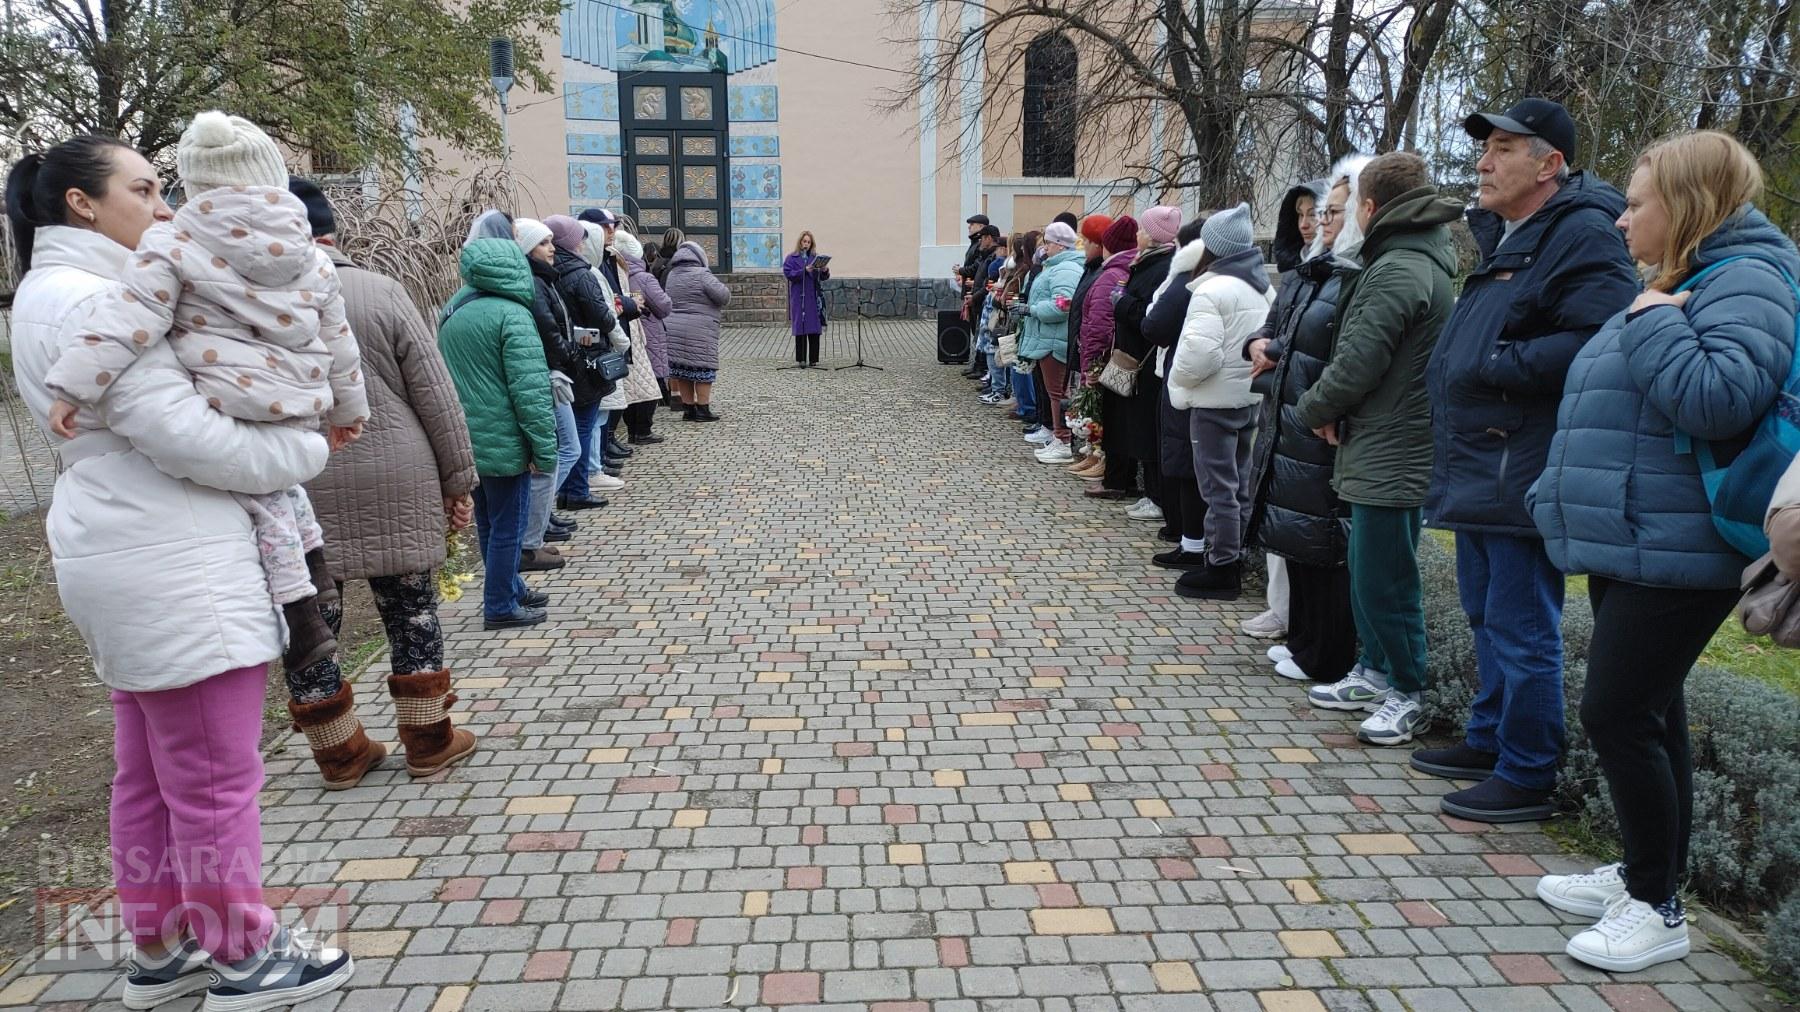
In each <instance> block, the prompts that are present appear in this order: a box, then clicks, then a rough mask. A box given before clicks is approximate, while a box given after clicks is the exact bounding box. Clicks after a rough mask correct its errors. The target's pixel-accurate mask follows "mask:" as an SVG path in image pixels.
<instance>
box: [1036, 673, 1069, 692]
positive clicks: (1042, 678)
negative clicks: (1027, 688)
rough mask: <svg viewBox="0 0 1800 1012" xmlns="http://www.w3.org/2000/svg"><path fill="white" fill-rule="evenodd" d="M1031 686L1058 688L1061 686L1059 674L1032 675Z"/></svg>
mask: <svg viewBox="0 0 1800 1012" xmlns="http://www.w3.org/2000/svg"><path fill="white" fill-rule="evenodd" d="M1031 687H1032V688H1034V689H1060V688H1062V687H1063V679H1062V676H1061V675H1032V676H1031Z"/></svg>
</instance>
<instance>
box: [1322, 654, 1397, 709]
mask: <svg viewBox="0 0 1800 1012" xmlns="http://www.w3.org/2000/svg"><path fill="white" fill-rule="evenodd" d="M1387 695H1388V680H1387V676H1386V675H1384V674H1382V673H1381V672H1379V671H1376V670H1375V669H1373V668H1369V667H1365V666H1363V665H1361V664H1358V665H1357V666H1356V667H1354V668H1351V669H1350V673H1349V674H1347V675H1345V676H1344V677H1342V678H1340V679H1338V680H1337V681H1335V682H1332V683H1331V684H1330V685H1315V686H1313V687H1312V688H1310V689H1308V690H1306V699H1307V701H1308V702H1310V703H1312V705H1314V706H1317V707H1320V708H1321V709H1325V710H1351V711H1361V712H1365V713H1374V712H1375V711H1376V710H1379V709H1381V704H1382V703H1384V702H1386V701H1387Z"/></svg>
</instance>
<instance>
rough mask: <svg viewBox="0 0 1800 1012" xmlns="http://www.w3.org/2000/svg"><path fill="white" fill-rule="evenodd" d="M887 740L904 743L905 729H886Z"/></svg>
mask: <svg viewBox="0 0 1800 1012" xmlns="http://www.w3.org/2000/svg"><path fill="white" fill-rule="evenodd" d="M887 740H888V741H905V740H906V728H904V727H890V728H888V729H887Z"/></svg>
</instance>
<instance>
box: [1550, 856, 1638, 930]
mask: <svg viewBox="0 0 1800 1012" xmlns="http://www.w3.org/2000/svg"><path fill="white" fill-rule="evenodd" d="M1624 892H1625V866H1624V865H1622V864H1609V865H1603V866H1601V867H1599V868H1595V869H1594V870H1593V871H1590V872H1583V873H1581V874H1576V875H1545V876H1544V877H1543V878H1540V879H1538V884H1537V894H1538V899H1540V900H1543V901H1544V902H1545V903H1548V904H1549V905H1551V906H1553V907H1555V908H1556V909H1558V910H1566V911H1568V912H1569V913H1571V914H1578V915H1580V916H1582V917H1594V918H1598V917H1600V916H1601V915H1602V914H1604V913H1606V906H1607V904H1609V903H1611V902H1612V901H1613V898H1614V897H1616V896H1620V895H1623V894H1624Z"/></svg>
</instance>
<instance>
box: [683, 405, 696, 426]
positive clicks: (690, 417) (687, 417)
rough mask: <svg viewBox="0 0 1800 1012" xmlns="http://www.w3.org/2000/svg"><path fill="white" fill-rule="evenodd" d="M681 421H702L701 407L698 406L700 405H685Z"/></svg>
mask: <svg viewBox="0 0 1800 1012" xmlns="http://www.w3.org/2000/svg"><path fill="white" fill-rule="evenodd" d="M681 420H682V421H684V422H697V421H699V420H700V405H698V404H688V405H685V406H684V407H683V408H682V410H681Z"/></svg>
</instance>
